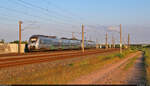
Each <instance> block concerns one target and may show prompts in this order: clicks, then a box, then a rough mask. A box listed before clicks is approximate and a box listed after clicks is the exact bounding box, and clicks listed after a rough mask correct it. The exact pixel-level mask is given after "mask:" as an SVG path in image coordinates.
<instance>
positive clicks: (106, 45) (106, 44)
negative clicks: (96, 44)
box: [105, 32, 108, 49]
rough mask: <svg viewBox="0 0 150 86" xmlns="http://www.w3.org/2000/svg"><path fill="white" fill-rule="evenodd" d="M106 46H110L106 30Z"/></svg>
mask: <svg viewBox="0 0 150 86" xmlns="http://www.w3.org/2000/svg"><path fill="white" fill-rule="evenodd" d="M105 47H106V49H107V48H108V34H107V32H106V43H105Z"/></svg>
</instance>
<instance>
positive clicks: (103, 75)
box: [69, 52, 145, 84]
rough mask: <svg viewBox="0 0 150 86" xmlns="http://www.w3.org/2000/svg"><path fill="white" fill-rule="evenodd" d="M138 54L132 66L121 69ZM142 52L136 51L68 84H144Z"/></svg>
mask: <svg viewBox="0 0 150 86" xmlns="http://www.w3.org/2000/svg"><path fill="white" fill-rule="evenodd" d="M136 56H138V58H137V59H136V61H135V63H134V65H133V66H131V67H130V68H128V70H123V69H124V67H125V66H126V65H127V63H128V62H129V61H130V60H131V59H132V58H134V57H136ZM143 64H144V63H143V56H142V52H136V53H133V54H130V55H129V56H127V58H126V59H124V60H122V61H120V62H118V63H116V64H112V65H111V66H109V67H105V68H102V69H100V70H99V71H97V72H93V73H91V74H89V75H87V76H82V77H80V78H79V79H76V80H74V81H73V82H71V83H69V84H137V83H138V84H145V70H144V65H143Z"/></svg>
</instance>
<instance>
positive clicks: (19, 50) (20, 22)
mask: <svg viewBox="0 0 150 86" xmlns="http://www.w3.org/2000/svg"><path fill="white" fill-rule="evenodd" d="M21 24H22V21H19V46H18V54H20V53H21Z"/></svg>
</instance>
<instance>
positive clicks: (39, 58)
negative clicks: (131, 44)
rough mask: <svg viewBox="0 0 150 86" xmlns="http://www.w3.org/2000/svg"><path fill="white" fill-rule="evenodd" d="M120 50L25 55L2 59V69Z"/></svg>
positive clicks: (0, 61)
mask: <svg viewBox="0 0 150 86" xmlns="http://www.w3.org/2000/svg"><path fill="white" fill-rule="evenodd" d="M117 50H118V49H108V50H89V51H86V52H85V53H82V52H81V51H76V52H64V53H54V54H52V53H51V54H41V55H40V54H39V55H31V56H30V55H29V56H28V55H27V56H26V55H25V56H24V57H19V56H18V57H15V58H0V68H5V67H12V66H18V65H25V64H33V63H41V62H52V61H56V60H63V59H69V58H76V57H80V56H86V55H91V54H98V53H105V52H112V51H117Z"/></svg>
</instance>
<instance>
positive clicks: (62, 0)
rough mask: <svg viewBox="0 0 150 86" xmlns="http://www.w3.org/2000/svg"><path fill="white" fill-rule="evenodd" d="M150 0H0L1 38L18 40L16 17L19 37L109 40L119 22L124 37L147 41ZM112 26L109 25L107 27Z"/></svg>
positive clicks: (149, 22) (133, 41)
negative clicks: (83, 34)
mask: <svg viewBox="0 0 150 86" xmlns="http://www.w3.org/2000/svg"><path fill="white" fill-rule="evenodd" d="M149 9H150V0H0V39H5V41H6V42H10V41H14V40H18V21H22V22H23V24H22V40H28V39H29V37H30V36H32V35H35V34H40V35H55V36H57V37H59V38H60V37H67V38H71V37H72V32H74V35H75V37H76V38H78V39H81V25H82V24H83V25H84V27H85V39H87V40H93V41H95V40H96V39H97V40H98V41H99V43H105V34H106V32H107V33H108V36H109V38H108V39H109V43H111V36H112V35H113V36H114V37H115V39H116V42H117V43H118V42H119V39H120V38H119V32H118V31H117V29H119V25H120V24H122V30H123V40H124V41H125V42H126V40H127V36H128V34H130V35H131V43H150V40H149V37H150V34H149V32H150V16H149V15H150V11H149ZM112 27H113V28H114V29H115V30H114V29H110V28H112Z"/></svg>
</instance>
